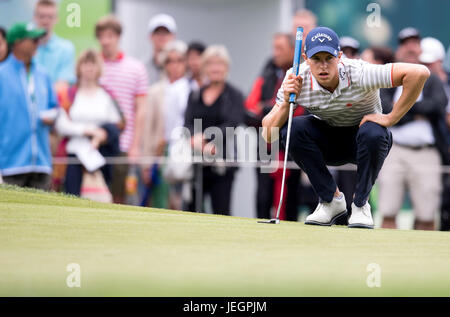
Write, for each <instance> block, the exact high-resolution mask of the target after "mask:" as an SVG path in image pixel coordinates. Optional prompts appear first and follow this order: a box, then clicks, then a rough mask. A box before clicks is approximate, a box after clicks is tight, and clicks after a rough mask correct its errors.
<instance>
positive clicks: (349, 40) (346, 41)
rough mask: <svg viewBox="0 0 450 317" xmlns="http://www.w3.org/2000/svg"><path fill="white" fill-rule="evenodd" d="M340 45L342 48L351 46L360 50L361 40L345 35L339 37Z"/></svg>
mask: <svg viewBox="0 0 450 317" xmlns="http://www.w3.org/2000/svg"><path fill="white" fill-rule="evenodd" d="M339 46H340V47H341V49H343V48H344V47H350V48H353V49H355V50H359V42H358V40H357V39H355V38H353V37H350V36H343V37H341V38H340V39H339Z"/></svg>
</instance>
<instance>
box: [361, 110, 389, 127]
mask: <svg viewBox="0 0 450 317" xmlns="http://www.w3.org/2000/svg"><path fill="white" fill-rule="evenodd" d="M368 121H371V122H375V123H378V124H379V125H381V126H383V127H386V128H388V127H391V126H393V125H394V123H395V122H393V121H392V119H391V117H390V116H389V115H387V114H381V113H371V114H366V115H365V116H364V117H363V118H362V120H361V123H360V124H359V126H362V125H363V124H364V123H365V122H368Z"/></svg>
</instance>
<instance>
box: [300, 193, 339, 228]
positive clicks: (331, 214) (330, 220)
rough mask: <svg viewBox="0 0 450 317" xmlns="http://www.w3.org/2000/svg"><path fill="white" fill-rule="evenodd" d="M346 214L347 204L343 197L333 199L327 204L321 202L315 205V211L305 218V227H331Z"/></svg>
mask: <svg viewBox="0 0 450 317" xmlns="http://www.w3.org/2000/svg"><path fill="white" fill-rule="evenodd" d="M346 214H347V204H346V202H345V196H344V194H342V197H341V198H336V197H335V198H333V200H332V201H331V202H329V203H325V202H321V203H319V204H318V205H317V208H316V210H314V212H313V213H312V214H310V215H309V216H308V217H306V221H305V224H306V225H317V226H331V225H332V224H334V223H335V222H336V220H337V219H338V218H339V217H341V216H344V215H346Z"/></svg>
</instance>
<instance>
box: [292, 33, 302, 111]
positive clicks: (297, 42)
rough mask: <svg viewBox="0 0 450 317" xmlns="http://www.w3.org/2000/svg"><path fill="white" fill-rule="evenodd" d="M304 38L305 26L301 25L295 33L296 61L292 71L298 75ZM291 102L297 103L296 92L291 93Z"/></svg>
mask: <svg viewBox="0 0 450 317" xmlns="http://www.w3.org/2000/svg"><path fill="white" fill-rule="evenodd" d="M302 40H303V28H302V27H301V26H299V27H298V28H297V34H296V35H295V54H294V62H293V66H292V73H293V74H295V76H298V68H299V66H300V59H301V57H302ZM289 102H290V103H291V102H294V103H295V94H294V93H291V94H290V95H289Z"/></svg>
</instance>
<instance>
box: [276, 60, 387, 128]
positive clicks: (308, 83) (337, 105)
mask: <svg viewBox="0 0 450 317" xmlns="http://www.w3.org/2000/svg"><path fill="white" fill-rule="evenodd" d="M291 73H292V68H291V69H290V70H289V71H288V72H287V73H286V77H287V75H289V74H291ZM299 74H300V75H301V77H302V78H303V84H302V90H301V92H300V95H299V96H298V97H297V102H296V107H297V106H298V105H300V106H302V107H304V108H305V109H306V110H308V111H309V112H310V113H311V114H313V115H315V116H316V117H317V118H319V119H321V120H324V121H326V122H327V123H328V124H329V125H331V126H336V127H345V126H354V125H358V124H359V123H360V122H361V119H362V118H363V117H364V116H365V115H366V114H370V113H382V110H381V100H380V93H379V88H391V87H392V86H393V83H392V64H386V65H374V64H369V63H367V62H365V61H363V60H354V59H348V58H341V61H340V62H339V64H338V74H339V84H338V86H337V88H336V89H335V90H334V92H333V93H331V92H329V91H328V90H326V89H325V88H323V87H322V86H320V85H319V83H318V82H317V80H316V79H315V78H314V76H313V75H312V74H311V71H310V68H309V66H308V65H307V64H306V62H303V63H302V64H301V65H300V68H299ZM286 77H285V79H284V80H286ZM283 94H284V92H283V86H281V88H280V89H279V90H278V93H277V103H279V104H281V103H283V101H284V95H283Z"/></svg>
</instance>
